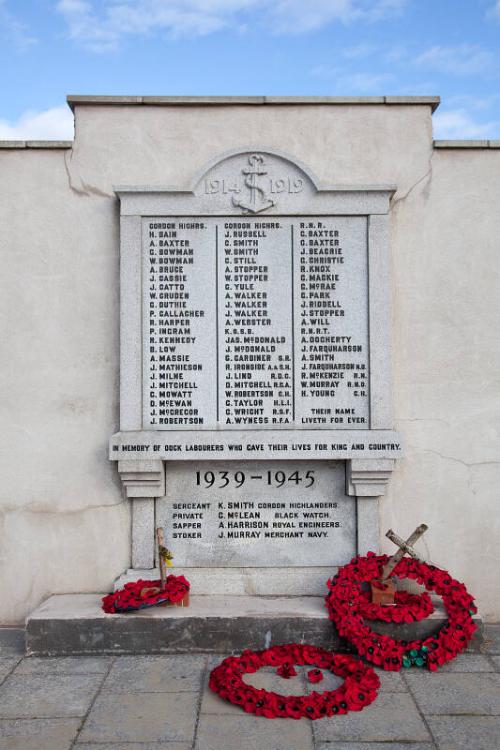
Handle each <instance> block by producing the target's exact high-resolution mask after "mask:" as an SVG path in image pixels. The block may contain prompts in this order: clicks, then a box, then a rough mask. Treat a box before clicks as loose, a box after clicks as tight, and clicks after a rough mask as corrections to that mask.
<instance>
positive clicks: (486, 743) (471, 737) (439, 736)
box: [428, 716, 500, 750]
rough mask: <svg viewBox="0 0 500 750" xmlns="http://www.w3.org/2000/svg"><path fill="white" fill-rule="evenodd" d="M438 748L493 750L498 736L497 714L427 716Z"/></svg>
mask: <svg viewBox="0 0 500 750" xmlns="http://www.w3.org/2000/svg"><path fill="white" fill-rule="evenodd" d="M428 722H429V725H430V728H431V731H432V733H433V735H434V737H435V738H436V743H437V746H438V748H439V750H493V749H494V748H497V747H498V738H499V737H500V717H499V716H481V717H479V716H429V718H428Z"/></svg>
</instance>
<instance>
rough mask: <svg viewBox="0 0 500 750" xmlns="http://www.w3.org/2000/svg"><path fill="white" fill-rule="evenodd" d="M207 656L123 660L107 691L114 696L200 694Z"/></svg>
mask: <svg viewBox="0 0 500 750" xmlns="http://www.w3.org/2000/svg"><path fill="white" fill-rule="evenodd" d="M205 663H206V657H203V656H188V655H187V654H186V655H185V656H130V657H129V656H122V657H119V658H118V659H117V660H116V662H115V663H114V665H113V667H112V668H111V671H110V673H109V675H108V676H107V678H106V680H105V682H104V686H103V689H104V690H106V691H109V692H114V693H186V692H194V691H196V690H199V688H200V685H201V680H202V675H203V671H204V668H205Z"/></svg>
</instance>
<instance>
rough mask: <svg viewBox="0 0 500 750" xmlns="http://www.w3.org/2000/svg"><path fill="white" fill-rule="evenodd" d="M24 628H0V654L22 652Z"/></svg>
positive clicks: (6, 654) (10, 654) (23, 647)
mask: <svg viewBox="0 0 500 750" xmlns="http://www.w3.org/2000/svg"><path fill="white" fill-rule="evenodd" d="M24 649H25V633H24V628H0V656H12V655H14V654H24Z"/></svg>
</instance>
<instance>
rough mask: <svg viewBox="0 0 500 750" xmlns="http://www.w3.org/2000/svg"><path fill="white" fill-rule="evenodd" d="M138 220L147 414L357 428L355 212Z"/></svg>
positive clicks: (169, 421)
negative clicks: (339, 214) (139, 228)
mask: <svg viewBox="0 0 500 750" xmlns="http://www.w3.org/2000/svg"><path fill="white" fill-rule="evenodd" d="M142 226H143V249H144V252H143V306H144V307H143V322H144V332H143V336H144V339H143V340H144V341H145V342H147V346H146V351H145V357H144V363H145V372H144V382H143V387H144V397H143V403H144V407H145V408H144V425H145V427H146V428H148V429H156V430H178V429H195V430H206V429H214V428H216V427H217V425H218V424H219V425H224V427H226V428H228V429H230V428H233V427H237V428H241V427H259V428H266V427H268V428H272V427H276V426H281V425H297V426H303V425H309V426H314V427H318V428H326V429H332V428H335V429H344V428H349V429H360V428H363V427H365V428H366V426H367V424H368V416H369V404H368V387H369V352H368V307H367V300H368V294H367V283H368V279H367V223H366V218H364V217H327V216H321V217H307V216H303V217H300V218H290V217H280V218H279V220H275V219H268V218H254V217H251V218H238V219H234V218H230V217H225V218H209V217H200V216H198V217H168V218H167V217H161V218H144V219H143V222H142Z"/></svg>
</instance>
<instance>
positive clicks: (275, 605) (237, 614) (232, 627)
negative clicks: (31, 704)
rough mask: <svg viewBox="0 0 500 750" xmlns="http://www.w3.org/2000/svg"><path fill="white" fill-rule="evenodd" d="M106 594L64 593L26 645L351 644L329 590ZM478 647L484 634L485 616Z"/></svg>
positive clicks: (32, 625) (52, 648)
mask: <svg viewBox="0 0 500 750" xmlns="http://www.w3.org/2000/svg"><path fill="white" fill-rule="evenodd" d="M102 596H103V594H59V595H55V596H51V597H50V598H49V599H47V600H46V601H45V602H44V603H43V604H41V605H40V606H39V607H38V608H37V609H36V610H35V611H34V612H33V613H32V614H31V615H30V616H29V617H28V619H27V622H26V652H27V654H28V655H36V656H69V655H78V654H82V655H83V654H175V653H197V652H205V653H206V652H213V653H222V654H230V653H231V652H240V651H242V650H243V649H245V648H250V649H263V648H266V647H268V646H270V645H275V644H278V643H291V642H299V643H313V644H315V645H317V646H323V647H324V648H328V649H331V650H338V651H349V650H350V649H349V646H348V644H347V643H346V642H345V641H344V640H343V639H341V638H339V636H338V634H337V632H336V631H335V628H334V627H333V624H332V623H331V622H330V621H329V619H328V617H327V613H326V610H325V606H324V600H323V598H322V597H316V596H304V597H302V596H300V597H297V596H294V597H283V596H281V597H262V596H215V595H214V596H200V595H192V596H191V601H190V606H189V607H187V608H184V607H151V608H149V609H144V610H141V611H139V612H130V613H128V614H122V615H109V614H105V613H104V612H103V611H102V609H101V598H102ZM445 621H446V613H445V611H444V609H443V608H442V607H440V606H437V607H436V610H435V611H434V613H433V614H432V615H431V616H430V617H429V618H427V619H426V620H424V621H422V622H419V623H412V624H411V625H407V624H405V625H393V624H390V625H389V624H386V623H376V628H377V630H378V632H384V633H387V634H391V635H393V636H394V637H396V638H400V639H405V640H411V639H413V638H423V637H426V636H427V635H431V634H432V633H435V632H437V631H438V630H439V629H440V628H441V627H442V626H443V625H444V623H445ZM477 623H478V629H477V631H476V634H475V637H474V640H473V642H472V643H471V644H470V650H471V651H479V650H480V647H481V644H482V641H483V628H482V622H481V619H480V618H479V617H477Z"/></svg>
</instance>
